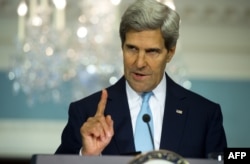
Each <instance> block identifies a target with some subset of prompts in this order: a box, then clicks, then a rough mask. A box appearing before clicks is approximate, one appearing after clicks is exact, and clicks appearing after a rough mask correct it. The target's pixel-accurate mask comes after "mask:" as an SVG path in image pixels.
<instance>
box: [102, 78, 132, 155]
mask: <svg viewBox="0 0 250 164" xmlns="http://www.w3.org/2000/svg"><path fill="white" fill-rule="evenodd" d="M108 94H109V96H108V97H109V100H108V101H109V102H108V104H107V108H106V109H107V113H110V114H112V119H113V121H114V132H115V134H114V138H113V139H114V142H115V144H116V147H117V149H118V151H119V154H127V153H132V152H135V147H134V137H133V128H132V123H131V116H130V111H129V106H128V101H127V95H126V89H125V78H124V77H123V78H121V79H120V80H119V81H118V82H117V83H116V84H115V85H113V86H112V87H110V88H109V89H108Z"/></svg>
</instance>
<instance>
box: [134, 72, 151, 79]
mask: <svg viewBox="0 0 250 164" xmlns="http://www.w3.org/2000/svg"><path fill="white" fill-rule="evenodd" d="M147 76H148V75H147V74H143V73H138V72H134V73H133V77H134V79H135V80H143V79H144V78H145V77H147Z"/></svg>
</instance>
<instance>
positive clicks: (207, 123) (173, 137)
mask: <svg viewBox="0 0 250 164" xmlns="http://www.w3.org/2000/svg"><path fill="white" fill-rule="evenodd" d="M166 77H167V91H166V92H167V94H166V104H165V111H164V120H163V125H162V126H163V127H162V135H161V143H160V149H167V150H171V151H174V152H176V153H178V154H180V155H182V156H183V157H189V158H205V157H206V156H207V155H208V153H211V152H223V151H224V148H225V147H226V146H227V142H226V136H225V132H224V128H223V124H222V113H221V109H220V106H219V105H218V104H216V103H213V102H211V101H209V100H207V99H205V98H204V97H202V96H200V95H198V94H195V93H193V92H191V91H189V90H186V89H184V88H183V87H181V86H179V85H177V84H176V83H175V82H174V81H173V80H171V79H170V78H169V77H168V75H166ZM107 91H108V102H107V105H106V109H105V114H110V115H111V116H112V119H113V121H114V136H113V138H112V140H111V142H110V144H109V145H108V146H107V147H106V148H105V149H104V151H103V152H102V154H104V155H105V154H109V155H121V154H126V153H131V152H135V145H134V139H133V130H132V123H131V118H130V112H129V107H128V101H127V95H126V90H125V78H124V77H122V78H121V79H120V80H119V81H118V82H117V83H116V84H114V85H113V86H110V87H109V88H107ZM100 96H101V92H97V93H95V94H93V95H90V96H88V97H86V98H84V99H81V100H79V101H77V102H74V103H71V104H70V107H69V119H68V123H67V125H66V127H65V129H64V131H63V133H62V142H61V145H60V146H59V148H58V149H57V151H56V154H79V151H80V148H81V146H82V142H81V135H80V127H81V126H82V124H83V123H84V122H85V121H86V120H87V119H88V117H90V116H94V115H95V112H96V109H97V104H98V102H99V100H100ZM176 110H181V111H182V114H180V112H176Z"/></svg>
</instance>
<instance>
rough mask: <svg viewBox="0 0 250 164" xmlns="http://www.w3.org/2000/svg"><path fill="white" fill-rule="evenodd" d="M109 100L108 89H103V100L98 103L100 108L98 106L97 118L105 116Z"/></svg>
mask: <svg viewBox="0 0 250 164" xmlns="http://www.w3.org/2000/svg"><path fill="white" fill-rule="evenodd" d="M107 98H108V92H107V90H106V89H103V90H102V95H101V99H100V101H99V103H98V106H97V111H96V114H95V115H96V116H101V115H104V110H105V107H106V103H107Z"/></svg>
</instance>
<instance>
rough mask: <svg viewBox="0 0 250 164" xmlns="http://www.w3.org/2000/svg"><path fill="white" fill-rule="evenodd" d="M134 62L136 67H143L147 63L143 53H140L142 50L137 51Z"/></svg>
mask: <svg viewBox="0 0 250 164" xmlns="http://www.w3.org/2000/svg"><path fill="white" fill-rule="evenodd" d="M135 63H136V66H137V68H143V67H145V66H146V63H147V62H146V56H145V53H142V52H141V53H138V54H137V57H136V61H135Z"/></svg>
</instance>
